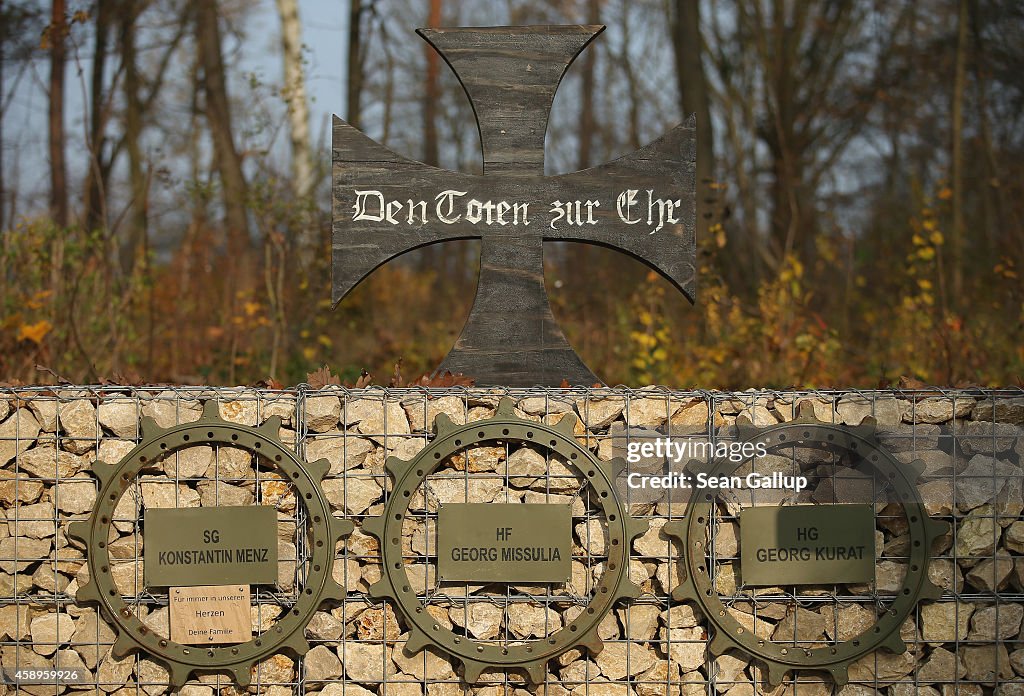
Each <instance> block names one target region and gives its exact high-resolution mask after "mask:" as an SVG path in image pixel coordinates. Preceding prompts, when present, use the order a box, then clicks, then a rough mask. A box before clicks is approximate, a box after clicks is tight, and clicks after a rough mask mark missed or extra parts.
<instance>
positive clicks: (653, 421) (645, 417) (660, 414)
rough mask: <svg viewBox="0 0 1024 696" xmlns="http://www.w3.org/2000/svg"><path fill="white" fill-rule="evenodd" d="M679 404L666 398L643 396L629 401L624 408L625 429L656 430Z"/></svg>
mask: <svg viewBox="0 0 1024 696" xmlns="http://www.w3.org/2000/svg"><path fill="white" fill-rule="evenodd" d="M679 405H680V403H679V402H678V401H676V400H674V399H669V398H668V397H667V396H660V395H655V396H645V397H640V398H634V399H630V401H629V403H628V404H627V408H626V416H625V419H626V427H628V428H635V427H641V428H656V427H658V426H659V425H661V424H662V423H664V422H665V421H667V420H668V419H669V418H670V417H671V416H672V414H673V412H675V410H676V409H677V408H678V407H679Z"/></svg>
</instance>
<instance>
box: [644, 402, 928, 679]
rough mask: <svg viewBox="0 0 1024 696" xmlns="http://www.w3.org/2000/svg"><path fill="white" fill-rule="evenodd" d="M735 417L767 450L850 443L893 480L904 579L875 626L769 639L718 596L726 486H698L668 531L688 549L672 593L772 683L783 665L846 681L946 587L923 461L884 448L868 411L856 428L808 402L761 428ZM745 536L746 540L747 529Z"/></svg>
mask: <svg viewBox="0 0 1024 696" xmlns="http://www.w3.org/2000/svg"><path fill="white" fill-rule="evenodd" d="M738 425H739V426H740V440H747V441H752V442H755V443H764V445H765V447H766V449H767V450H768V451H769V452H770V451H771V450H772V449H776V448H781V447H790V446H793V445H795V444H798V443H799V444H804V445H806V446H810V447H822V446H825V447H834V448H840V449H845V450H847V451H849V452H852V453H855V454H856V455H858V456H859V457H861V458H862V459H863V461H865V462H867V463H869V464H870V465H871V466H872V467H873V468H874V469H875V470H876V471H877V472H878V474H879V475H880V476H881V477H884V478H885V479H886V480H887V481H888V482H889V484H890V485H891V486H892V488H893V491H894V493H895V495H896V497H897V498H898V500H899V502H900V503H901V504H902V505H903V509H904V511H905V514H906V518H907V522H908V527H909V533H910V552H909V556H910V558H909V559H908V561H907V570H906V575H905V576H904V579H903V585H902V587H901V588H900V589H899V590H898V592H897V594H896V596H895V598H894V599H893V601H892V603H891V605H890V606H889V607H888V608H887V610H886V611H885V613H884V614H883V615H882V616H881V617H880V618H879V619H878V621H877V622H876V623H875V624H874V625H873V626H870V627H869V628H867V629H866V630H865V631H863V632H862V633H860V634H859V635H857V636H854V637H852V638H850V639H848V640H845V641H841V642H838V643H836V644H835V645H828V646H825V647H818V648H804V647H798V646H793V645H792V644H785V643H775V642H771V641H768V640H765V639H764V638H763V637H758V636H755V635H754V634H753V632H751V631H750V630H748V629H747V628H745V627H744V626H743V625H741V624H740V623H739V622H738V621H736V620H735V619H734V618H733V617H732V616H731V615H730V614H729V612H728V611H727V609H726V606H725V605H724V603H723V602H722V600H721V599H720V597H719V595H718V592H717V591H716V589H715V585H714V581H713V578H712V577H711V574H709V572H708V566H707V559H706V556H705V553H706V551H707V549H706V548H705V541H704V540H705V539H706V538H709V537H708V536H707V534H708V528H709V525H710V523H711V520H712V517H713V516H714V513H715V502H714V501H715V498H716V497H717V496H718V494H719V493H720V492H721V491H719V490H717V489H710V488H708V489H703V490H700V489H694V492H693V495H692V497H691V499H690V501H689V504H688V505H687V509H686V517H685V519H684V520H676V521H672V522H669V523H667V524H666V525H665V527H664V531H665V533H666V534H668V535H669V536H673V537H676V538H677V539H679V540H680V541H681V542H682V546H683V549H684V551H683V558H682V562H681V569H680V576H681V582H680V584H679V586H678V587H676V588H675V589H674V590H673V591H672V598H673V599H674V600H677V601H683V600H689V601H692V602H694V603H695V604H697V606H698V607H699V608H700V610H701V611H702V612H703V614H704V616H705V617H707V620H708V621H709V622H710V623H711V624H712V625H713V626H714V628H715V634H714V636H713V637H712V639H711V642H710V643H709V645H708V652H709V653H710V654H711V655H713V656H718V655H722V654H723V653H724V652H726V651H727V650H730V649H736V650H739V651H740V652H743V653H746V654H747V655H749V656H750V657H751V658H753V659H755V660H758V661H759V662H762V663H764V665H765V666H766V667H767V682H768V684H769V685H771V686H777V685H778V684H781V683H782V680H783V678H784V677H785V675H786V673H787V672H790V671H792V670H810V671H823V672H828V673H829V674H830V675H831V677H832V680H833V681H834V682H835V683H836V684H837V685H840V686H841V685H844V684H846V683H847V682H848V681H849V667H850V665H851V664H852V663H854V662H856V661H857V660H859V659H861V658H863V657H864V656H866V655H868V654H870V653H872V652H874V651H875V650H877V649H879V648H885V649H887V650H889V651H891V652H893V653H902V652H904V651H906V649H907V646H906V644H905V643H904V642H903V639H902V638H901V637H900V628H901V627H902V625H903V623H904V621H905V620H906V619H907V617H908V616H910V615H911V613H912V612H913V610H914V607H915V605H916V604H917V602H918V601H919V600H920V599H938V598H939V597H940V596H941V594H942V591H941V590H940V589H939V588H938V587H936V586H935V585H934V584H933V583H932V582H931V581H930V580H929V578H928V564H929V562H930V559H931V545H932V542H933V541H934V540H935V539H936V538H937V537H939V536H942V535H943V534H945V533H946V532H947V531H948V525H947V524H946V523H944V522H939V521H935V520H932V519H930V518H929V517H928V513H927V511H926V509H925V506H924V503H923V502H922V500H921V496H920V494H919V493H918V490H917V486H916V481H917V479H918V477H919V476H920V475H921V473H922V467H921V465H920V463H918V462H915V463H913V464H911V465H906V464H901V463H900V462H899V461H898V460H896V459H895V458H894V457H893V456H892V455H891V454H890V453H889V452H887V451H886V450H885V449H884V448H882V447H881V446H880V445H879V443H878V441H877V439H876V438H875V427H874V425H875V423H874V419H871V418H867V419H865V421H864V422H863V423H861V425H860V426H857V427H856V428H849V427H843V426H839V425H832V424H827V423H821V422H819V421H817V420H815V419H814V416H813V412H812V411H811V410H810V409H806V408H802V409H801V410H800V413H799V417H798V418H797V419H796V420H794V421H791V422H789V423H784V424H781V425H777V426H770V427H768V428H764V429H755V428H752V427H751V426H749V422H748V423H743V422H742V421H741V422H739V423H738ZM746 461H748V462H749V461H750V459H747V460H746ZM742 464H743V462H740V463H736V462H730V461H729V460H728V459H724V460H719V461H716V462H715V463H714V464H713V465H712V466H711V468H710V471H709V472H708V475H709V476H727V475H729V474H731V473H732V472H733V471H735V470H736V469H737V468H738V467H739V466H742ZM740 537H741V539H740V543H741V544H742V530H740Z"/></svg>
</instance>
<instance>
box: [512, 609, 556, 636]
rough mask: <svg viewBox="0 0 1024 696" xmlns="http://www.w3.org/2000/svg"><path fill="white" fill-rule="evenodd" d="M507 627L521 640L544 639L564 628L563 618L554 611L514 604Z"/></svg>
mask: <svg viewBox="0 0 1024 696" xmlns="http://www.w3.org/2000/svg"><path fill="white" fill-rule="evenodd" d="M507 625H508V629H509V630H510V631H512V633H514V634H515V635H516V636H518V637H519V638H529V637H531V636H532V637H535V638H543V637H545V636H547V635H550V634H552V633H554V632H555V631H557V630H558V629H560V628H561V627H562V618H561V617H560V616H559V615H558V612H556V611H555V610H553V609H549V608H547V607H543V606H537V605H533V604H525V603H522V602H514V603H512V604H510V605H509V607H508V619H507Z"/></svg>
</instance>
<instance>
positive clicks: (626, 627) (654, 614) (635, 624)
mask: <svg viewBox="0 0 1024 696" xmlns="http://www.w3.org/2000/svg"><path fill="white" fill-rule="evenodd" d="M617 613H618V615H619V622H620V623H621V624H622V627H623V635H624V636H625V637H626V638H628V639H629V640H651V639H652V638H654V636H655V634H656V633H657V630H658V617H659V616H660V614H661V610H660V608H659V607H658V606H657V605H654V604H631V605H629V606H627V607H624V608H622V609H619V610H618V612H617Z"/></svg>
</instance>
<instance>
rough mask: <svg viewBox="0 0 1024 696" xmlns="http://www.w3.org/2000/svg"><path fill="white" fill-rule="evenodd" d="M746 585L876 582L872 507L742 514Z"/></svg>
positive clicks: (815, 507) (747, 510)
mask: <svg viewBox="0 0 1024 696" xmlns="http://www.w3.org/2000/svg"><path fill="white" fill-rule="evenodd" d="M740 562H741V567H740V573H741V576H742V578H743V584H744V585H752V586H775V585H831V584H847V583H862V582H872V581H873V580H874V579H875V515H874V509H873V508H872V506H871V505H793V506H784V507H775V506H772V507H752V508H745V509H744V510H743V511H742V512H741V513H740Z"/></svg>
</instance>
